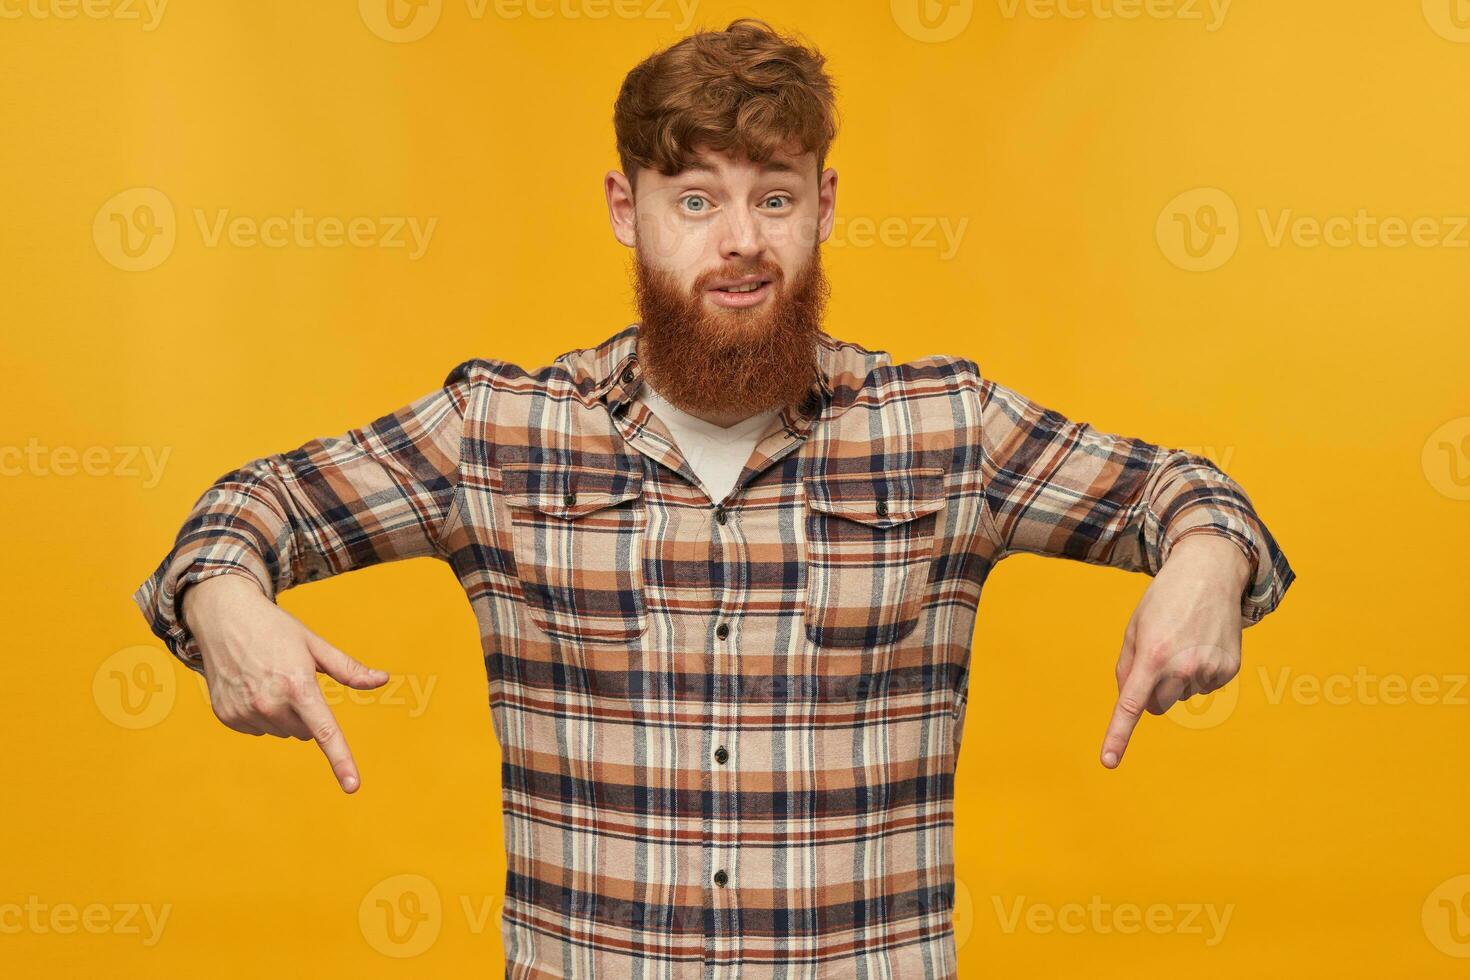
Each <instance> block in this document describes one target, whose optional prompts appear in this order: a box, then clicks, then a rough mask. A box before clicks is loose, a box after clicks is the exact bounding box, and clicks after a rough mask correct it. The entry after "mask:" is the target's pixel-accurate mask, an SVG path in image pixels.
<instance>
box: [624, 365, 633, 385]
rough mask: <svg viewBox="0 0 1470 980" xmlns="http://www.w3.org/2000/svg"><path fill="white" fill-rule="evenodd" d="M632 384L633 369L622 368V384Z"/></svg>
mask: <svg viewBox="0 0 1470 980" xmlns="http://www.w3.org/2000/svg"><path fill="white" fill-rule="evenodd" d="M632 383H633V369H632V368H631V367H625V368H623V384H625V385H630V384H632Z"/></svg>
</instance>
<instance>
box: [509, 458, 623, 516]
mask: <svg viewBox="0 0 1470 980" xmlns="http://www.w3.org/2000/svg"><path fill="white" fill-rule="evenodd" d="M500 480H501V486H502V487H503V488H504V489H503V494H504V497H505V500H506V503H508V504H510V505H511V506H512V507H529V508H531V509H533V510H537V511H540V512H541V513H543V514H551V515H553V516H556V517H562V518H566V519H567V520H574V519H576V518H578V517H583V516H585V515H587V514H591V513H594V512H596V511H599V510H602V509H603V508H605V507H612V506H615V505H617V504H621V503H624V502H625V501H628V500H633V499H634V498H636V497H637V496H639V495H640V494H641V493H642V492H643V472H642V471H641V470H637V469H634V468H633V467H631V466H618V467H611V468H610V467H603V466H584V465H582V464H580V463H526V462H515V463H502V464H501V465H500Z"/></svg>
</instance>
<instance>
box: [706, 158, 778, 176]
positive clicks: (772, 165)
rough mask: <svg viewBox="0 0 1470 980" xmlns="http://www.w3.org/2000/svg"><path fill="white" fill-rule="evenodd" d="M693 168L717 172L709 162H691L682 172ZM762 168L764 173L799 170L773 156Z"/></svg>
mask: <svg viewBox="0 0 1470 980" xmlns="http://www.w3.org/2000/svg"><path fill="white" fill-rule="evenodd" d="M693 170H698V171H701V172H703V173H710V174H712V173H714V172H715V168H714V167H712V166H710V165H709V164H707V163H699V162H695V163H691V164H690V165H689V166H687V167H685V168H684V169H683V170H682V171H680V172H681V173H689V172H690V171H693ZM761 170H762V172H764V173H787V174H794V173H797V172H798V171H797V168H796V167H795V166H793V165H792V164H790V163H787V162H786V161H785V160H782V159H779V158H777V157H772V158H771V159H770V160H767V161H766V162H765V163H763V164H761Z"/></svg>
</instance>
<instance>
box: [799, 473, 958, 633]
mask: <svg viewBox="0 0 1470 980" xmlns="http://www.w3.org/2000/svg"><path fill="white" fill-rule="evenodd" d="M804 483H805V489H806V542H807V559H806V595H805V599H804V613H805V619H806V635H807V639H809V640H810V641H811V642H813V643H816V644H818V645H820V646H827V647H875V646H882V645H884V644H889V643H894V642H896V641H898V640H901V639H903V638H904V637H905V636H907V635H908V634H909V633H911V632H913V629H914V626H915V625H916V624H917V623H918V621H919V609H920V606H921V604H922V603H923V599H924V593H925V587H926V586H927V584H928V581H929V573H930V567H931V565H932V562H933V558H934V551H935V548H936V540H935V526H936V523H937V522H938V519H939V512H940V511H941V510H942V509H943V508H944V503H945V487H944V470H943V469H942V468H940V467H925V468H913V469H896V470H894V469H889V470H881V471H876V470H875V471H871V472H859V473H829V474H822V475H818V476H811V477H807V478H806V480H805V481H804Z"/></svg>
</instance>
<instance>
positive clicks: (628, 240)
mask: <svg viewBox="0 0 1470 980" xmlns="http://www.w3.org/2000/svg"><path fill="white" fill-rule="evenodd" d="M602 190H603V194H604V195H606V197H607V220H608V222H609V223H610V224H611V225H612V231H613V237H614V238H616V239H617V240H618V241H619V242H620V243H621V244H623V245H625V246H627V247H628V248H632V247H633V245H634V243H635V242H636V241H637V236H636V234H635V228H636V217H637V214H636V211H635V209H634V207H633V185H632V184H630V183H629V182H628V178H627V177H625V176H623V174H622V173H621V172H620V171H617V170H609V171H608V172H607V176H606V177H604V178H603V179H602Z"/></svg>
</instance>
